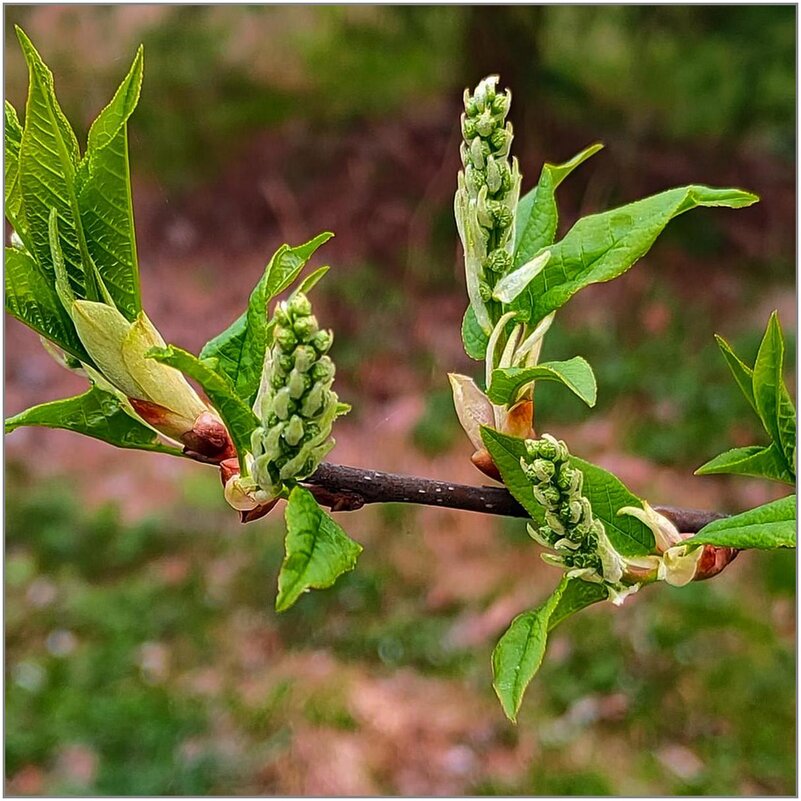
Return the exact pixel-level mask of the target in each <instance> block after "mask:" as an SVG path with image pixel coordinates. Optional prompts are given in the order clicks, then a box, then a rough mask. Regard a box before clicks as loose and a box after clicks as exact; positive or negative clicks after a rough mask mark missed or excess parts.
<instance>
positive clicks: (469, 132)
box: [462, 114, 478, 139]
mask: <svg viewBox="0 0 801 801" xmlns="http://www.w3.org/2000/svg"><path fill="white" fill-rule="evenodd" d="M477 133H478V131H477V130H476V121H475V120H474V119H471V118H470V117H468V116H466V115H465V114H462V136H463V137H464V138H465V139H472V138H473V137H474V136H475V135H476V134H477Z"/></svg>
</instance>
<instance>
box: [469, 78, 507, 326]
mask: <svg viewBox="0 0 801 801" xmlns="http://www.w3.org/2000/svg"><path fill="white" fill-rule="evenodd" d="M497 82H498V76H497V75H491V76H489V77H488V78H485V79H484V80H483V81H481V82H480V83H479V84H478V86H477V87H476V89H475V92H474V93H473V94H472V95H470V93H469V91H465V95H464V107H465V111H464V114H463V115H462V135H463V137H464V141H463V142H462V146H461V156H462V164H463V165H464V171H463V172H460V173H459V178H458V182H459V185H458V189H457V192H456V198H455V204H454V206H455V214H456V224H457V227H458V229H459V236H460V237H461V240H462V244H463V245H464V250H465V270H466V274H467V289H468V294H469V295H470V302H471V304H472V305H473V308H474V310H475V312H476V317H477V319H478V322H479V323H480V324H481V326H482V328H484V329H485V330H486V331H487V332H489V330H491V328H492V324H493V323H494V322H495V321H496V319H495V318H496V317H497V316H498V315H497V313H496V312H497V310H495V309H494V307H495V306H497V305H499V304H497V303H495V302H494V301H492V292H493V288H494V287H495V284H496V283H497V281H498V279H499V278H500V277H501V276H503V275H505V274H506V273H508V272H509V271H510V270H511V268H512V261H513V255H514V223H515V213H516V211H517V201H518V197H519V195H520V171H519V169H518V165H517V159H511V161H510V158H509V151H510V148H511V145H512V125H511V123H509V122H506V115H507V114H508V113H509V107H510V105H511V102H512V95H511V93H510V92H509V90H506V92H504V93H498V92H497V90H496V87H495V85H496V83H497Z"/></svg>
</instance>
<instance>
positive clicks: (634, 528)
mask: <svg viewBox="0 0 801 801" xmlns="http://www.w3.org/2000/svg"><path fill="white" fill-rule="evenodd" d="M481 435H482V437H483V439H484V445H485V446H486V448H487V450H488V451H489V452H490V456H492V459H493V461H494V462H495V465H496V466H497V468H498V470H500V473H501V477H502V478H503V483H504V484H505V485H506V488H507V489H508V490H509V492H511V493H512V495H513V496H514V497H515V499H516V500H517V501H518V503H519V504H520V505H521V506H522V507H523V508H524V509H525V510H526V511H527V512H528V513H529V514H530V515H531V516H532V518H533V519H534V520H537V521H539V522H543V521H544V519H545V514H544V512H543V509H542V507H541V506H540V505H539V504H538V503H537V502H536V501H535V500H534V495H533V492H532V488H531V483H530V482H529V481H528V479H527V478H526V476H525V474H524V473H523V469H522V468H521V467H520V459H521V457H523V456H525V455H526V450H525V444H524V441H523V440H522V439H518V438H516V437H508V436H506V435H505V434H501V433H500V432H498V431H494V430H493V429H491V428H487V427H483V428H482V429H481ZM570 463H571V464H572V465H573V467H577V468H578V469H579V470H581V471H583V473H584V494H585V495H586V496H587V499H588V500H589V502H590V504H591V506H592V511H593V514H594V515H595V516H596V517H597V518H598V519H599V520H600V521H601V522H602V523H603V524H604V528H605V529H606V533H607V536H608V537H609V540H610V542H611V543H612V545H614V547H615V548H616V549H617V551H618V552H619V553H620V554H621V555H623V556H632V557H634V556H646V555H647V554H649V553H651V552H652V551H653V549H654V535H653V533H652V532H651V530H650V529H649V528H648V527H647V526H645V525H644V524H643V523H642V522H641V521H639V520H637V519H636V518H634V517H631V516H628V515H626V516H623V517H621V516H618V511H619V510H620V509H622V508H623V507H624V506H641V505H642V501H641V499H640V498H638V497H637V496H636V495H633V494H632V493H631V492H629V490H628V489H626V486H625V485H624V484H623V482H622V481H621V480H620V479H619V478H617V476H614V475H612V473H610V472H609V471H607V470H604V469H603V468H602V467H598V466H597V465H594V464H591V463H590V462H585V461H584V460H583V459H579V458H578V457H576V456H571V457H570Z"/></svg>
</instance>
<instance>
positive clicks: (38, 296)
mask: <svg viewBox="0 0 801 801" xmlns="http://www.w3.org/2000/svg"><path fill="white" fill-rule="evenodd" d="M5 293H6V311H7V312H8V313H9V314H10V315H12V316H13V317H16V318H17V319H18V320H19V321H20V322H23V323H25V325H27V326H28V327H29V328H32V329H33V330H34V331H36V333H37V334H40V335H41V336H43V337H45V338H46V339H49V340H50V341H51V342H55V344H56V345H58V346H59V347H60V348H62V349H63V350H65V351H66V352H67V353H69V354H70V355H71V356H74V357H75V358H76V359H79V360H80V361H82V362H84V363H85V364H91V363H92V360H91V359H90V358H89V355H88V354H87V353H86V350H85V349H84V347H83V344H82V343H81V340H80V339H79V338H78V334H77V332H76V331H75V326H74V325H73V323H72V319H71V318H70V316H69V314H67V311H66V309H65V308H64V306H63V304H62V303H61V301H60V300H59V298H58V295H57V294H56V290H55V287H54V285H53V279H52V277H51V276H49V275H47V274H46V273H45V272H44V270H43V269H42V268H41V267H40V266H39V264H37V262H36V261H35V260H34V259H33V257H31V256H29V255H28V254H27V253H25V252H24V251H22V250H17V249H16V248H6V262H5Z"/></svg>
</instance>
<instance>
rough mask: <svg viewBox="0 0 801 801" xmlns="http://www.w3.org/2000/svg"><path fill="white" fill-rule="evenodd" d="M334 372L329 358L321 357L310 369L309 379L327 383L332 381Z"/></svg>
mask: <svg viewBox="0 0 801 801" xmlns="http://www.w3.org/2000/svg"><path fill="white" fill-rule="evenodd" d="M335 372H336V370H335V368H334V363H333V362H332V361H331V358H330V357H329V356H321V357H320V358H319V359H318V361H317V364H315V365H314V367H312V369H311V377H312V378H313V379H314V380H315V381H322V382H323V383H327V382H328V381H332V380H333V378H334V373H335Z"/></svg>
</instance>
